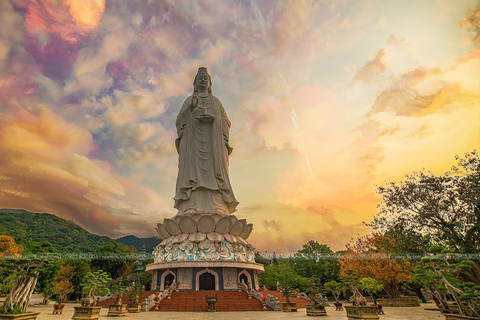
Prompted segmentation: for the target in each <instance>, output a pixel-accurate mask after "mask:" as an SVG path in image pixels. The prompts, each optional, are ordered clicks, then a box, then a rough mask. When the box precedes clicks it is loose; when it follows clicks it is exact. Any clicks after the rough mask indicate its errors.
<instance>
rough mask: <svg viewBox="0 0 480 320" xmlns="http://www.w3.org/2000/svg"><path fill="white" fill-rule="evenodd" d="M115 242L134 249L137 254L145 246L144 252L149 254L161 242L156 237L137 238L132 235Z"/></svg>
mask: <svg viewBox="0 0 480 320" xmlns="http://www.w3.org/2000/svg"><path fill="white" fill-rule="evenodd" d="M116 240H117V241H118V242H120V243H123V244H124V245H127V246H129V247H134V248H135V249H137V251H138V252H140V250H141V249H142V246H143V245H145V252H146V253H147V254H151V253H152V251H153V249H154V248H155V247H156V246H157V245H158V244H159V243H160V242H161V241H162V240H160V239H159V238H157V237H149V238H139V237H137V236H132V235H129V236H125V237H121V238H118V239H116Z"/></svg>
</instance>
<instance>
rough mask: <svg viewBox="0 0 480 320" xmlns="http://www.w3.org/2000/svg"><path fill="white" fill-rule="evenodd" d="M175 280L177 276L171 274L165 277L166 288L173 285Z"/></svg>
mask: <svg viewBox="0 0 480 320" xmlns="http://www.w3.org/2000/svg"><path fill="white" fill-rule="evenodd" d="M174 279H175V276H174V275H173V274H171V273H169V274H167V275H166V276H165V287H168V286H170V285H171V284H172V283H173V280H174ZM167 281H168V282H167Z"/></svg>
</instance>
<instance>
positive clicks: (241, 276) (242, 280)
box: [239, 273, 248, 284]
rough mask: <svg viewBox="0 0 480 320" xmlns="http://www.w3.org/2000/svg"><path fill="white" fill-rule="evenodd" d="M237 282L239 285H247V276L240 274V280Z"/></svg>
mask: <svg viewBox="0 0 480 320" xmlns="http://www.w3.org/2000/svg"><path fill="white" fill-rule="evenodd" d="M239 280H240V283H245V284H247V283H248V278H247V275H246V274H244V273H242V274H241V275H240V278H239Z"/></svg>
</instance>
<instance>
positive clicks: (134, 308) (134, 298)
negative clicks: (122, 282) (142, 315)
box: [128, 282, 143, 313]
mask: <svg viewBox="0 0 480 320" xmlns="http://www.w3.org/2000/svg"><path fill="white" fill-rule="evenodd" d="M142 293H143V288H142V284H141V283H140V282H132V283H131V285H130V286H129V288H128V294H129V297H130V299H129V300H130V301H131V303H129V304H128V312H135V313H137V312H140V311H141V310H142V305H141V304H140V303H139V301H138V299H139V298H140V295H141V294H142Z"/></svg>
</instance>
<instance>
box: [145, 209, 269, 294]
mask: <svg viewBox="0 0 480 320" xmlns="http://www.w3.org/2000/svg"><path fill="white" fill-rule="evenodd" d="M252 229H253V225H252V224H248V223H247V222H246V220H245V219H238V218H237V217H235V216H234V215H221V214H217V213H214V214H208V213H205V214H199V213H195V214H191V215H176V216H175V217H173V218H172V219H165V220H164V221H163V223H158V224H157V232H158V234H159V236H160V237H161V238H162V239H163V241H162V243H160V244H159V245H158V246H157V247H156V248H155V250H154V252H153V254H154V263H153V264H150V265H148V266H147V271H149V272H151V273H152V274H153V277H152V287H157V286H159V287H160V290H163V289H165V287H166V283H167V281H168V283H170V284H172V283H174V282H175V283H176V282H178V283H179V285H178V288H179V289H180V290H236V289H237V288H238V283H239V282H242V280H243V282H245V283H247V282H251V283H252V285H253V287H254V289H256V288H258V277H257V276H258V274H259V273H262V272H263V265H261V264H257V263H255V251H254V248H253V247H252V246H251V245H250V244H249V243H248V242H247V238H248V237H249V236H250V233H251V232H252ZM242 275H243V276H242Z"/></svg>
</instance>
